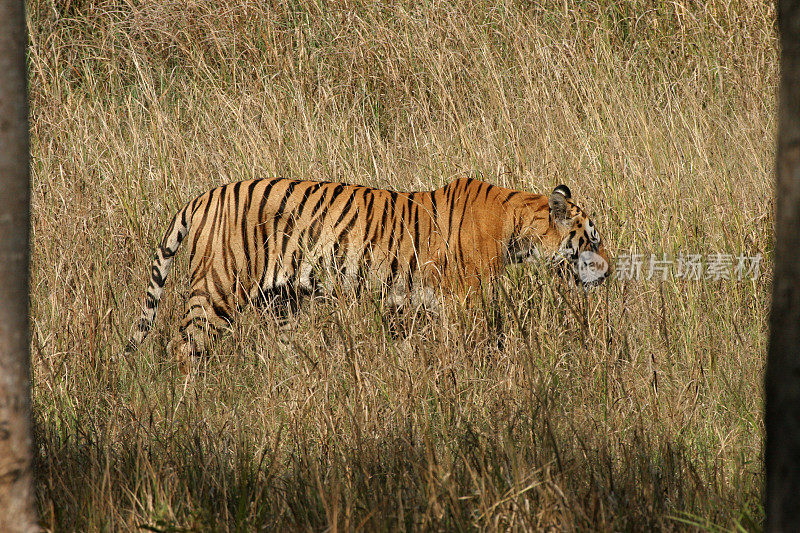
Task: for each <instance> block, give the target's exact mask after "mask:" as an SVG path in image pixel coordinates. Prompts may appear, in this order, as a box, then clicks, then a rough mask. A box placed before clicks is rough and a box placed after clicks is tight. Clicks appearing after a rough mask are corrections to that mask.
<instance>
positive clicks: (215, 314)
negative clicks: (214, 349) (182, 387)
mask: <svg viewBox="0 0 800 533" xmlns="http://www.w3.org/2000/svg"><path fill="white" fill-rule="evenodd" d="M230 323H231V306H230V304H229V303H228V302H225V301H221V302H216V303H215V302H212V301H211V296H210V294H209V293H208V292H207V291H203V290H194V291H192V293H191V295H190V296H189V301H188V302H186V312H185V313H184V316H183V320H182V321H181V326H180V328H179V331H178V333H177V334H175V336H173V338H172V339H171V340H170V342H169V344H168V345H167V353H168V354H169V355H170V356H172V357H174V358H175V360H177V362H178V367H179V368H180V370H181V371H182V372H183V373H184V374H186V373H188V372H189V370H190V369H191V366H192V360H193V358H194V357H196V356H200V355H203V354H205V353H206V352H207V350H208V345H209V341H210V340H211V339H213V338H214V337H216V336H217V335H218V334H219V333H220V332H221V331H223V330H227V329H229V327H230Z"/></svg>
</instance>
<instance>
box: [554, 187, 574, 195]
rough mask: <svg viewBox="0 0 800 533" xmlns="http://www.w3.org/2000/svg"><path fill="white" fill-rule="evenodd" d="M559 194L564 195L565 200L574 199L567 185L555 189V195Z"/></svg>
mask: <svg viewBox="0 0 800 533" xmlns="http://www.w3.org/2000/svg"><path fill="white" fill-rule="evenodd" d="M557 192H559V193H561V194H563V195H564V198H572V193H571V192H570V190H569V187H567V186H566V185H563V184H562V185H559V186H558V187H556V188H555V189H553V193H557Z"/></svg>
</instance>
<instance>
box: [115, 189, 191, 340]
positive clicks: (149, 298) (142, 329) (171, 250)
mask: <svg viewBox="0 0 800 533" xmlns="http://www.w3.org/2000/svg"><path fill="white" fill-rule="evenodd" d="M192 205H193V202H190V203H188V204H186V205H185V206H183V208H182V209H181V210H180V211H178V213H177V214H176V215H175V216H174V217H173V219H172V223H171V224H170V226H169V229H168V230H167V233H166V235H164V239H163V240H162V241H161V245H160V246H159V247H158V249H156V253H155V255H154V257H153V262H152V264H151V266H150V283H149V284H148V286H147V294H146V296H145V300H144V305H143V308H142V314H141V315H140V316H139V320H138V321H137V322H136V331H134V332H133V334H132V335H131V337H130V340H129V341H128V344H127V345H126V346H125V349H124V350H123V355H127V354H129V353H131V352H133V351H134V350H136V348H137V347H138V346H139V344H141V343H142V341H143V340H144V338H145V337H146V336H147V334H148V333H149V332H150V328H151V327H152V326H153V322H154V321H155V319H156V310H157V309H158V302H159V301H160V300H161V295H162V294H163V292H164V283H166V280H167V275H168V274H169V269H170V267H171V266H172V260H173V258H174V257H175V254H176V253H177V252H178V249H179V248H180V247H181V242H183V239H184V237H186V234H187V233H189V228H191V226H192V213H191V212H192Z"/></svg>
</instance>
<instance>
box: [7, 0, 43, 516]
mask: <svg viewBox="0 0 800 533" xmlns="http://www.w3.org/2000/svg"><path fill="white" fill-rule="evenodd" d="M25 45H26V34H25V25H24V8H23V2H21V1H19V0H16V1H14V0H0V531H36V530H38V526H37V522H36V514H35V506H34V492H33V481H32V471H31V459H32V446H31V422H30V403H31V401H30V358H29V342H28V257H29V244H28V236H29V220H30V216H29V210H30V201H29V183H28V181H29V166H28V105H27V83H26V71H25Z"/></svg>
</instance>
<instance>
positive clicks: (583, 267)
mask: <svg viewBox="0 0 800 533" xmlns="http://www.w3.org/2000/svg"><path fill="white" fill-rule="evenodd" d="M607 272H608V262H607V261H606V260H605V259H603V257H602V256H601V255H600V254H596V253H594V252H590V251H588V250H587V251H584V252H581V254H580V255H579V256H578V278H580V280H581V282H583V283H586V284H591V283H595V282H596V281H598V280H602V279H603V278H604V277H606V273H607Z"/></svg>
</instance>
